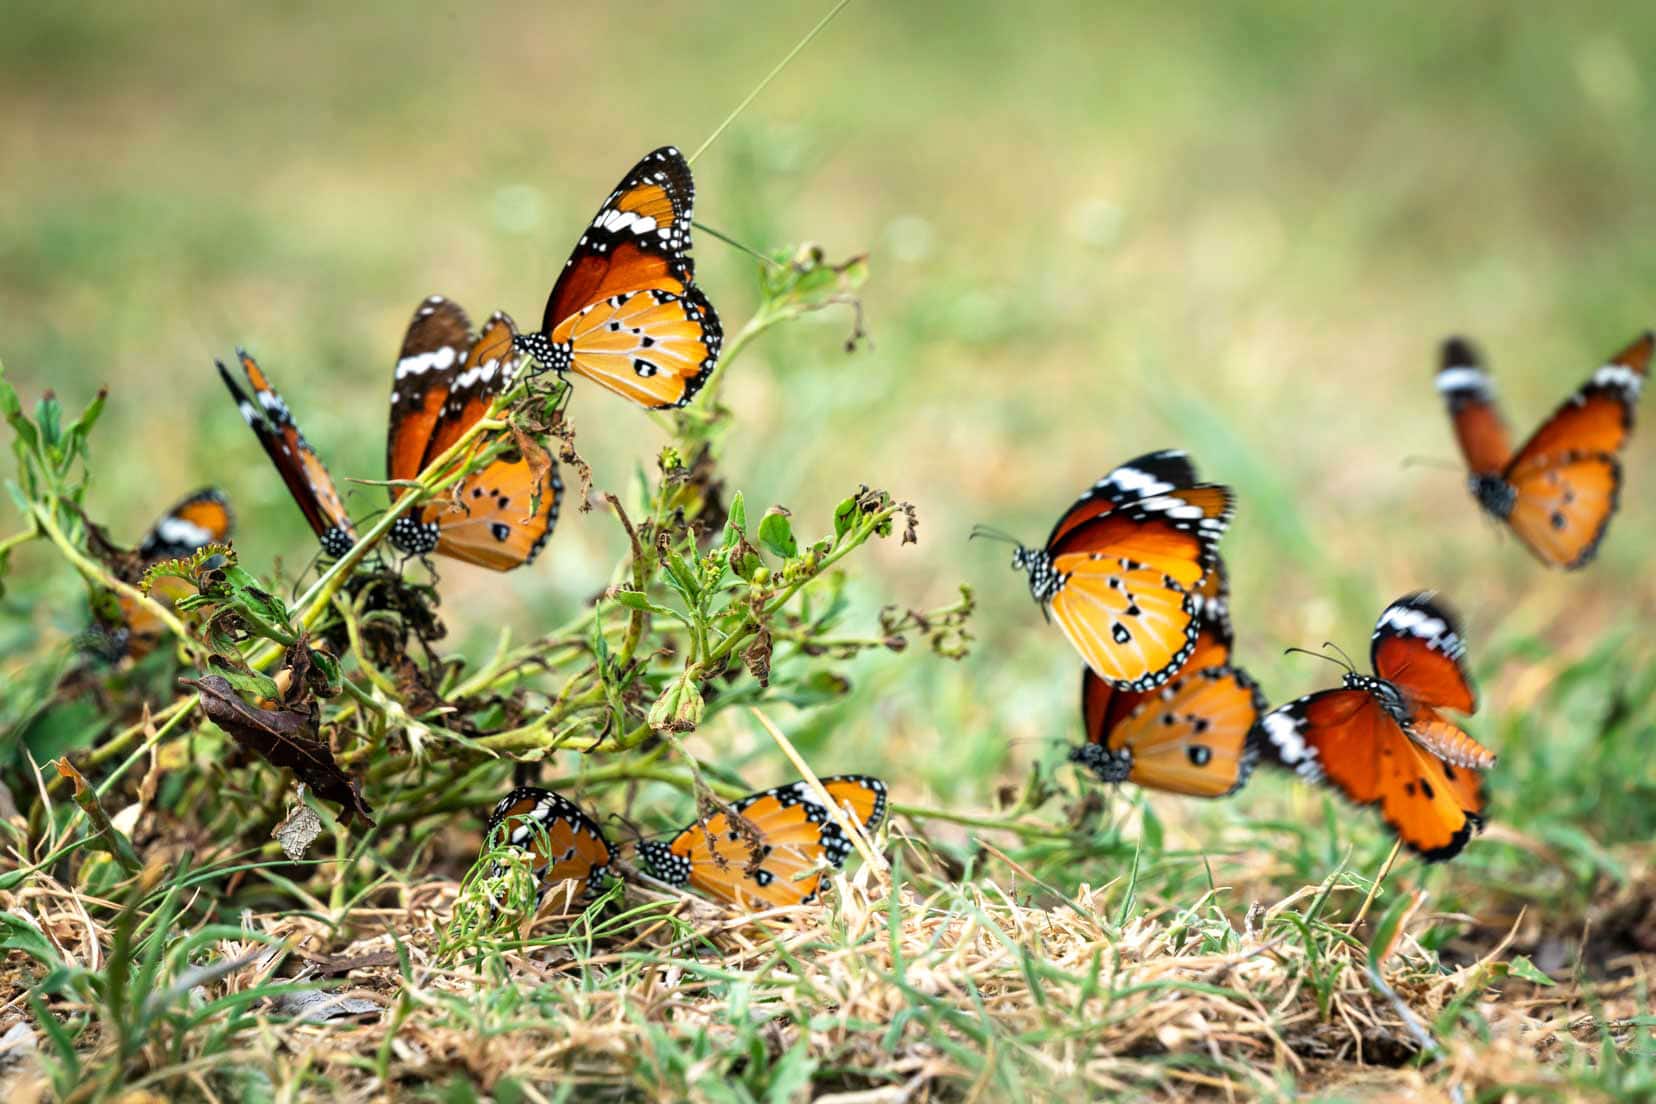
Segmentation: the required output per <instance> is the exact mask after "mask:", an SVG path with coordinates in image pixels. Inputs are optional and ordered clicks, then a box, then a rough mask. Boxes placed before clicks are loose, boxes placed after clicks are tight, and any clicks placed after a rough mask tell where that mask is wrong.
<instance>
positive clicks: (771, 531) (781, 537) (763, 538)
mask: <svg viewBox="0 0 1656 1104" xmlns="http://www.w3.org/2000/svg"><path fill="white" fill-rule="evenodd" d="M759 543H761V544H763V545H764V546H765V547H766V548H768V549H770V550H771V551H772V552H774V553H776V554H777V555H778V556H781V557H782V558H783V559H786V558H788V557H789V556H794V555H797V554H798V553H799V542H798V541H797V540H795V539H794V535H793V526H792V525H790V524H788V512H787V511H786V510H784V509H782V507H780V506H772V507H771V508H770V509H769V510H766V511H765V516H764V517H763V518H761V519H760V520H759Z"/></svg>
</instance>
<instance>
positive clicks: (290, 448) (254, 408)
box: [214, 349, 356, 558]
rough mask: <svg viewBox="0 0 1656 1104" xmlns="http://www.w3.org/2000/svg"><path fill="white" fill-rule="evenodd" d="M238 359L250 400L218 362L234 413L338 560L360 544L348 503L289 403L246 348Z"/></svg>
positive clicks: (328, 552) (239, 351)
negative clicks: (348, 510) (347, 507)
mask: <svg viewBox="0 0 1656 1104" xmlns="http://www.w3.org/2000/svg"><path fill="white" fill-rule="evenodd" d="M236 358H237V359H238V360H240V361H241V367H242V372H243V374H245V375H246V377H247V385H248V387H249V388H251V389H252V392H253V393H252V396H251V397H249V395H248V393H247V392H246V391H243V390H242V388H241V385H240V384H238V383H237V382H236V380H235V377H234V376H232V375H231V374H230V369H228V368H226V367H225V366H224V362H223V361H222V360H220V361H214V363H215V364H217V365H218V370H219V378H221V379H223V380H224V386H226V387H228V388H229V389H230V395H231V397H232V398H234V399H235V400H236V409H238V410H240V411H241V416H242V419H243V420H244V421H245V422H247V424H248V427H249V428H251V429H252V430H253V434H254V436H256V437H257V438H258V439H259V444H261V445H263V446H264V450H265V453H266V454H267V455H268V456H269V457H270V462H271V463H272V464H274V465H276V472H277V474H279V475H280V476H281V477H282V482H284V483H286V484H287V488H288V492H289V493H290V494H292V495H293V501H294V502H295V503H297V504H298V506H299V510H300V512H301V513H303V514H304V515H305V520H306V521H307V522H308V523H309V524H310V527H311V530H312V532H314V533H315V534H316V537H317V539H318V540H319V541H320V542H321V544H322V552H323V554H324V555H327V556H332V557H335V558H337V557H340V556H343V555H345V553H347V552H349V551H350V550H351V548H352V546H353V545H355V544H356V529H355V527H353V526H352V525H351V519H350V516H349V515H347V514H346V513H345V502H344V500H343V499H341V498H340V496H339V491H338V490H336V489H335V488H334V481H333V477H332V476H331V475H329V474H328V469H327V466H326V465H324V464H323V463H322V458H321V457H320V456H318V455H316V451H315V450H314V449H312V448H311V447H310V445H309V444H307V443H306V441H305V436H304V434H302V433H300V432H299V427H298V425H296V424H295V423H294V421H293V415H292V414H291V413H290V412H289V411H288V407H287V403H285V402H283V401H282V396H281V395H280V394H279V393H278V392H277V390H276V388H274V387H272V386H271V384H270V380H269V379H268V378H266V376H265V374H264V371H263V370H262V369H260V367H259V365H258V363H257V362H256V361H255V360H254V359H253V358H252V357H251V356H249V355H248V354H247V352H245V351H244V350H242V349H237V350H236Z"/></svg>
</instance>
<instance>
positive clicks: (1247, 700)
mask: <svg viewBox="0 0 1656 1104" xmlns="http://www.w3.org/2000/svg"><path fill="white" fill-rule="evenodd" d="M1084 677H1086V678H1088V679H1090V680H1091V681H1090V682H1089V684H1088V685H1089V688H1090V687H1092V686H1103V685H1104V683H1103V682H1102V680H1099V679H1097V678H1096V677H1093V675H1092V672H1091V671H1088V672H1087V673H1086V675H1085V676H1084ZM1083 693H1084V695H1085V691H1084V692H1083ZM1123 696H1125V695H1123ZM1137 697H1138V699H1139V700H1138V701H1137V703H1136V704H1135V705H1134V706H1133V707H1132V709H1131V710H1130V711H1128V712H1127V713H1125V715H1121V716H1119V718H1118V719H1117V720H1116V721H1115V722H1114V723H1113V724H1112V725H1111V726H1110V727H1108V728H1093V727H1089V728H1088V730H1087V735H1088V740H1089V742H1088V743H1087V744H1086V745H1085V746H1083V747H1081V748H1078V749H1076V751H1075V753H1074V754H1073V756H1072V758H1074V759H1076V760H1077V761H1079V762H1081V763H1084V764H1086V765H1087V766H1089V767H1091V768H1092V770H1093V772H1094V773H1095V774H1097V775H1098V777H1099V778H1100V779H1101V780H1102V781H1105V782H1123V781H1126V782H1133V783H1135V784H1137V785H1140V786H1145V787H1148V788H1150V789H1156V790H1165V791H1167V792H1169V793H1178V794H1187V795H1190V796H1193V797H1223V796H1225V795H1226V794H1231V793H1235V792H1236V791H1237V790H1239V789H1241V788H1242V785H1243V784H1244V783H1245V782H1247V780H1248V775H1249V774H1250V773H1251V772H1252V770H1253V765H1254V761H1255V758H1256V750H1255V748H1254V745H1253V742H1252V740H1250V738H1249V733H1250V732H1251V731H1252V730H1253V728H1254V725H1255V724H1256V723H1257V722H1258V720H1259V716H1260V714H1261V713H1263V712H1264V711H1265V699H1264V695H1263V694H1261V693H1260V691H1259V687H1258V686H1257V685H1255V683H1254V681H1253V680H1252V679H1251V678H1249V677H1248V675H1247V673H1246V672H1244V671H1241V670H1239V669H1237V668H1234V667H1230V666H1223V665H1222V666H1216V667H1207V668H1203V669H1200V670H1195V669H1192V668H1191V667H1189V666H1187V667H1186V668H1185V669H1184V672H1183V673H1181V674H1180V675H1179V676H1178V677H1177V678H1175V679H1173V680H1172V681H1170V682H1168V683H1167V684H1166V685H1164V686H1162V687H1161V688H1160V689H1159V690H1154V691H1151V692H1149V693H1147V694H1142V695H1137ZM1088 720H1089V722H1091V721H1092V717H1091V716H1089V718H1088Z"/></svg>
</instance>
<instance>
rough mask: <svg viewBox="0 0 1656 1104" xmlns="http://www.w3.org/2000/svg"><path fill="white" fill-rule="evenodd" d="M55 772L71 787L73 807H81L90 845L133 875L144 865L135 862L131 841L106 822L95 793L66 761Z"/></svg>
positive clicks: (107, 818) (58, 765)
mask: <svg viewBox="0 0 1656 1104" xmlns="http://www.w3.org/2000/svg"><path fill="white" fill-rule="evenodd" d="M56 766H57V772H58V774H60V775H61V776H63V777H64V778H67V779H69V781H71V782H72V783H74V786H75V804H76V805H79V806H80V807H81V812H83V813H85V814H86V819H87V820H88V821H89V822H90V823H91V825H92V846H93V847H96V848H97V849H98V850H100V851H107V852H109V853H110V854H111V855H113V856H115V861H116V862H118V863H120V864H121V866H122V867H123V868H125V870H126V872H127V873H128V874H136V873H138V871H139V870H142V869H143V866H144V864H143V863H141V862H139V861H138V853H137V852H136V851H134V850H133V849H132V841H131V840H129V839H127V838H126V836H125V835H124V834H123V833H122V832H121V830H120V829H119V828H117V827H115V825H113V824H111V823H110V821H109V814H108V813H106V812H104V808H103V806H102V805H101V804H99V802H98V792H97V791H96V790H94V789H93V788H92V787H91V785H89V784H88V783H87V781H86V778H85V776H84V775H82V774H81V772H80V771H78V770H76V769H75V765H74V764H73V763H71V762H69V760H68V758H63V759H59V760H58V761H57V764H56Z"/></svg>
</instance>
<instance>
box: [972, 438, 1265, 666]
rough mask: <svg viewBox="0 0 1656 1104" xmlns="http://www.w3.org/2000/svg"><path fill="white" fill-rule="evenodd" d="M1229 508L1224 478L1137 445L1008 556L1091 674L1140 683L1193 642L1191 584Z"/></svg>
mask: <svg viewBox="0 0 1656 1104" xmlns="http://www.w3.org/2000/svg"><path fill="white" fill-rule="evenodd" d="M1231 508H1232V497H1231V491H1230V488H1229V487H1222V486H1219V485H1217V484H1213V483H1200V482H1198V481H1197V479H1196V470H1195V468H1194V467H1193V466H1192V465H1191V463H1190V459H1189V457H1187V456H1186V455H1185V454H1184V453H1182V452H1178V451H1172V450H1167V451H1162V452H1152V453H1147V454H1145V455H1144V456H1140V457H1138V458H1137V459H1134V460H1129V461H1128V462H1127V463H1125V464H1123V465H1121V466H1120V467H1119V468H1116V469H1115V470H1114V471H1112V472H1110V473H1109V474H1108V475H1106V476H1105V477H1104V478H1102V479H1100V480H1099V481H1098V482H1097V483H1095V484H1094V485H1093V486H1092V487H1091V488H1089V489H1088V490H1087V492H1086V493H1085V494H1083V495H1082V496H1081V497H1080V499H1078V500H1077V501H1076V503H1075V505H1073V506H1071V507H1070V508H1069V509H1068V510H1067V511H1065V513H1064V515H1063V516H1062V517H1061V518H1059V519H1058V524H1057V525H1055V526H1054V527H1053V529H1052V534H1051V535H1050V536H1049V537H1047V540H1046V544H1045V545H1044V546H1042V547H1040V548H1026V547H1024V546H1023V545H1022V544H1018V545H1017V550H1016V551H1015V552H1014V553H1013V554H1012V566H1013V567H1014V568H1017V569H1020V570H1023V571H1026V572H1028V573H1029V592H1030V594H1031V595H1032V596H1033V597H1034V599H1035V601H1036V602H1037V603H1038V604H1039V605H1040V606H1041V609H1042V612H1043V613H1045V614H1046V615H1047V618H1048V620H1056V621H1057V622H1058V627H1059V628H1060V629H1062V630H1063V633H1064V635H1065V636H1066V637H1068V638H1069V641H1070V643H1071V644H1073V645H1075V649H1076V651H1078V652H1080V653H1081V658H1082V659H1084V660H1086V662H1087V666H1088V667H1090V668H1091V669H1092V671H1093V673H1094V674H1096V675H1097V676H1098V677H1099V678H1101V679H1103V680H1104V681H1105V682H1106V683H1108V684H1110V686H1112V687H1114V688H1115V689H1117V690H1129V691H1139V690H1150V689H1153V688H1155V687H1157V686H1160V685H1161V684H1162V683H1164V682H1166V681H1167V680H1168V679H1170V678H1172V677H1173V675H1174V674H1175V673H1176V672H1177V671H1178V670H1179V668H1180V667H1182V666H1184V663H1185V661H1186V660H1188V659H1189V658H1190V654H1191V651H1192V650H1193V649H1194V648H1195V646H1196V634H1197V629H1198V625H1197V620H1196V598H1195V594H1196V591H1197V590H1198V588H1200V587H1201V585H1202V581H1203V580H1204V579H1205V578H1206V577H1207V575H1208V572H1209V571H1211V570H1212V568H1213V564H1214V561H1215V558H1216V556H1217V548H1218V544H1219V538H1220V536H1222V535H1223V534H1224V532H1225V527H1226V526H1227V525H1229V524H1230V518H1231ZM975 534H976V535H989V536H998V535H999V534H996V533H994V532H993V531H992V530H987V529H983V528H981V527H980V528H979V529H978V530H976V531H975ZM1013 543H1014V544H1017V542H1016V541H1014V542H1013Z"/></svg>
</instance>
